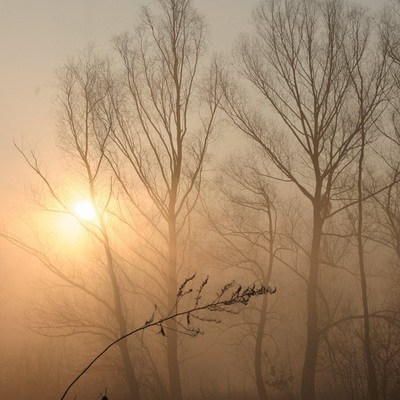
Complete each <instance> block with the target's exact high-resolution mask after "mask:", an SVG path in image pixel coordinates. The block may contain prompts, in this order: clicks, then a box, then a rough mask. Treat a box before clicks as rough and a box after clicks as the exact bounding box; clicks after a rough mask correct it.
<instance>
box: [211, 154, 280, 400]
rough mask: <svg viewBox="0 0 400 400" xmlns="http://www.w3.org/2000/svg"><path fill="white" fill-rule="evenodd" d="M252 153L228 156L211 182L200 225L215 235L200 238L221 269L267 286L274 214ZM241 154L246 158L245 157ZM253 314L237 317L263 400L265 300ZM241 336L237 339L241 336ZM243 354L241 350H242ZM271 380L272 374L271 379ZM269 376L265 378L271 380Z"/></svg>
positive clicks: (273, 253)
mask: <svg viewBox="0 0 400 400" xmlns="http://www.w3.org/2000/svg"><path fill="white" fill-rule="evenodd" d="M257 155H258V154H257V152H256V151H254V152H251V153H249V154H248V155H247V157H243V158H240V157H237V156H236V157H232V158H231V159H229V160H228V161H227V162H226V163H225V164H224V165H223V167H222V172H221V173H220V174H219V176H218V179H217V181H216V190H215V192H216V193H215V195H213V196H212V202H211V204H209V205H208V206H207V207H206V210H205V212H204V215H205V217H206V221H207V223H206V229H207V230H211V231H213V232H214V233H215V234H216V236H212V237H211V238H210V237H209V238H208V240H210V241H212V242H213V244H214V245H213V244H211V243H210V244H208V242H206V245H205V246H207V248H208V249H209V251H210V253H211V254H210V256H211V258H212V259H214V260H215V262H216V263H217V265H220V266H221V267H222V268H223V269H224V270H225V269H227V268H229V269H233V270H237V271H238V272H237V273H238V274H240V273H243V272H244V273H245V274H246V275H252V276H254V279H256V281H258V282H260V283H261V284H262V285H269V284H270V282H271V276H272V273H273V269H274V264H275V262H276V257H277V253H279V250H280V248H279V245H278V240H277V235H278V232H277V225H278V221H277V218H278V216H277V215H278V212H277V209H276V203H277V202H278V200H277V198H276V197H277V195H276V192H275V188H274V187H273V186H272V185H271V183H270V182H268V178H266V177H265V176H263V173H262V172H261V170H260V166H259V165H258V164H257V159H258V157H257ZM246 158H247V159H248V160H249V161H246ZM254 308H255V310H252V311H255V312H252V311H251V310H248V312H246V313H244V314H246V315H247V316H245V315H244V314H243V318H244V319H245V321H246V322H247V323H248V328H249V332H246V335H248V334H250V335H251V337H252V339H254V343H252V355H251V356H252V360H253V361H252V362H253V368H252V373H253V374H254V377H255V383H256V386H257V391H258V395H259V398H260V399H263V400H265V399H268V395H267V389H266V381H267V379H268V377H266V376H265V372H264V371H265V368H266V366H265V365H264V364H265V363H264V358H263V355H264V354H265V353H266V352H267V350H265V348H266V346H265V343H264V342H265V340H264V339H265V335H266V332H265V331H266V325H267V321H268V298H267V297H265V298H264V297H263V298H262V299H261V304H254ZM242 340H243V339H242ZM246 353H247V351H246ZM271 379H272V378H271ZM271 379H270V380H271Z"/></svg>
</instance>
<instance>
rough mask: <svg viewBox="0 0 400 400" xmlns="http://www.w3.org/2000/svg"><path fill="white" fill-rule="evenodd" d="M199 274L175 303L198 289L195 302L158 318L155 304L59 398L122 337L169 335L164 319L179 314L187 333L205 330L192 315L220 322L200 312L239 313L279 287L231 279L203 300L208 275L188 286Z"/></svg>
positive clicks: (180, 291) (88, 366) (176, 316)
mask: <svg viewBox="0 0 400 400" xmlns="http://www.w3.org/2000/svg"><path fill="white" fill-rule="evenodd" d="M195 276H196V275H193V276H191V277H189V278H187V279H185V281H184V282H183V283H182V285H181V286H180V287H179V289H178V293H177V297H176V298H177V300H176V305H178V304H179V303H180V302H181V300H182V299H183V298H184V297H185V296H187V295H189V294H190V293H193V292H195V293H196V294H195V296H194V299H193V305H192V306H191V307H188V308H186V309H185V310H184V311H178V308H177V307H175V308H174V312H170V313H169V314H168V315H167V316H164V317H163V316H159V317H158V318H157V312H158V308H157V306H156V305H155V306H154V310H153V313H152V315H151V317H150V318H149V319H148V320H146V321H145V323H144V324H143V325H142V326H141V327H139V328H136V329H134V330H133V331H131V332H128V333H127V334H126V335H124V336H121V337H119V338H118V339H116V340H114V341H113V342H112V343H110V344H109V345H108V346H107V347H105V348H104V349H103V350H102V351H101V352H100V353H98V354H97V356H96V357H94V358H93V359H92V360H91V361H90V363H89V364H88V365H87V366H86V367H85V368H84V369H83V370H82V371H81V372H80V373H79V374H78V375H77V376H76V377H75V378H74V380H73V381H72V382H71V383H70V384H69V386H68V387H67V389H66V390H65V392H64V393H63V395H62V396H61V398H60V400H63V399H65V397H66V396H67V394H68V392H69V391H70V390H71V388H72V387H73V386H74V385H75V383H76V382H77V381H78V380H79V379H80V378H81V377H82V376H83V375H84V374H85V373H86V372H87V371H88V370H89V369H90V368H91V367H92V365H93V364H94V363H95V362H96V361H97V360H98V359H99V358H100V357H102V356H103V355H104V354H105V353H106V352H107V351H108V350H109V349H110V348H111V347H113V346H115V345H116V344H117V343H119V342H120V341H121V340H125V339H126V338H128V337H129V336H131V335H134V334H135V333H138V332H141V331H144V330H145V329H148V328H151V327H158V328H159V332H158V333H159V334H161V335H162V336H166V335H167V332H166V328H165V322H166V321H168V320H171V319H174V320H177V319H178V318H179V317H182V316H186V324H185V325H184V324H182V323H181V324H180V326H182V327H183V328H184V330H185V333H186V334H188V335H189V336H196V335H198V334H201V333H203V332H202V331H201V330H200V328H199V327H194V326H193V324H192V318H195V319H196V320H199V321H206V322H216V323H218V322H219V321H220V319H219V318H213V317H211V318H210V317H208V316H202V315H200V314H199V312H201V311H210V312H218V313H221V312H223V313H226V312H228V313H236V312H237V311H235V310H233V309H232V306H235V305H238V304H243V305H247V304H248V303H249V301H250V300H251V299H252V298H253V297H257V296H261V295H266V294H268V293H269V294H273V293H275V292H276V288H271V287H269V286H263V285H259V286H256V285H255V284H253V285H251V286H247V287H242V286H241V285H238V284H237V283H236V282H235V281H232V282H230V283H227V284H226V285H225V286H224V287H223V288H222V289H221V290H220V291H219V292H218V293H217V294H216V296H215V297H214V299H213V300H211V301H208V302H204V303H201V301H200V300H201V299H202V294H203V292H204V288H205V287H206V285H207V283H208V281H209V278H208V277H207V278H206V279H204V280H203V281H202V282H201V284H200V286H199V287H198V288H197V289H195V290H193V288H191V287H189V284H190V283H191V282H193V281H194V279H195Z"/></svg>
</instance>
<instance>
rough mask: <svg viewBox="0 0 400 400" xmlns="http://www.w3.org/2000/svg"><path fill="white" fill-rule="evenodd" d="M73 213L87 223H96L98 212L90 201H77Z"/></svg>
mask: <svg viewBox="0 0 400 400" xmlns="http://www.w3.org/2000/svg"><path fill="white" fill-rule="evenodd" d="M72 211H73V213H74V214H75V215H76V216H77V217H78V218H80V219H84V220H85V221H91V222H93V221H96V219H97V217H96V210H95V209H94V207H93V204H92V202H91V201H90V200H80V201H77V202H76V203H75V204H74V205H73V207H72Z"/></svg>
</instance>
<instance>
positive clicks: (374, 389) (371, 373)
mask: <svg viewBox="0 0 400 400" xmlns="http://www.w3.org/2000/svg"><path fill="white" fill-rule="evenodd" d="M361 135H362V136H361V151H360V158H359V162H358V182H357V190H358V204H357V206H358V224H357V246H358V262H359V267H360V283H361V294H362V306H363V316H364V318H363V321H364V338H363V346H364V355H365V362H366V364H367V365H366V367H367V386H368V399H369V400H378V381H377V376H376V368H375V363H374V360H373V357H372V349H371V338H370V331H371V328H370V319H369V306H368V289H367V277H366V272H365V260H364V246H363V237H362V233H363V188H362V179H363V164H364V152H365V132H364V129H362V132H361Z"/></svg>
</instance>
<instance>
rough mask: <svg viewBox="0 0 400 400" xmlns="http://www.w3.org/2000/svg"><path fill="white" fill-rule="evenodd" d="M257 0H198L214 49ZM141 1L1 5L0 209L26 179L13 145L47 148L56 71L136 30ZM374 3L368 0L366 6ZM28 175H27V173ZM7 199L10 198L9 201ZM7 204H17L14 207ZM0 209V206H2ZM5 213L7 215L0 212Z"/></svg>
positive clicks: (243, 23) (33, 0) (243, 24)
mask: <svg viewBox="0 0 400 400" xmlns="http://www.w3.org/2000/svg"><path fill="white" fill-rule="evenodd" d="M257 2H258V1H257V0H197V1H196V5H197V7H198V9H199V10H200V11H201V12H202V13H203V14H204V15H205V16H206V19H207V22H208V24H209V27H210V39H211V47H212V49H215V50H229V48H230V47H231V45H232V44H233V42H234V39H235V37H236V36H237V34H238V32H240V31H242V30H245V29H247V28H248V26H249V21H250V16H251V10H252V8H253V6H254V5H255V4H256V3H257ZM143 3H144V2H143V1H141V0H68V1H62V0H1V1H0V171H1V180H0V206H1V205H2V204H4V202H6V201H7V202H8V203H10V200H9V199H12V198H13V196H10V195H11V193H14V194H16V193H21V179H22V175H23V174H28V171H27V169H26V168H24V167H23V162H22V160H21V158H20V157H18V155H17V153H16V151H15V149H14V147H13V140H14V139H15V140H16V141H18V142H20V141H21V138H24V140H26V141H27V142H30V143H36V142H38V141H39V147H40V148H42V147H45V144H46V141H49V140H51V137H52V134H53V133H54V118H53V117H52V101H53V99H54V95H55V89H54V84H55V81H54V71H55V69H56V68H57V66H59V65H61V64H62V62H63V61H64V60H66V59H67V58H68V56H70V55H73V54H74V53H76V52H78V51H80V50H82V49H83V48H84V47H85V45H87V44H88V43H89V42H95V43H96V44H97V45H98V46H99V47H100V48H107V46H108V43H109V39H110V38H111V37H112V36H113V35H114V34H117V33H120V32H122V31H125V30H129V29H130V28H131V27H133V26H134V23H135V19H136V15H137V10H138V8H139V5H141V4H143ZM363 3H365V4H373V1H372V0H363ZM27 176H29V175H27ZM7 199H8V200H7ZM11 204H15V203H14V201H11ZM3 207H4V206H3ZM3 207H2V209H3V210H4V208H3Z"/></svg>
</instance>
